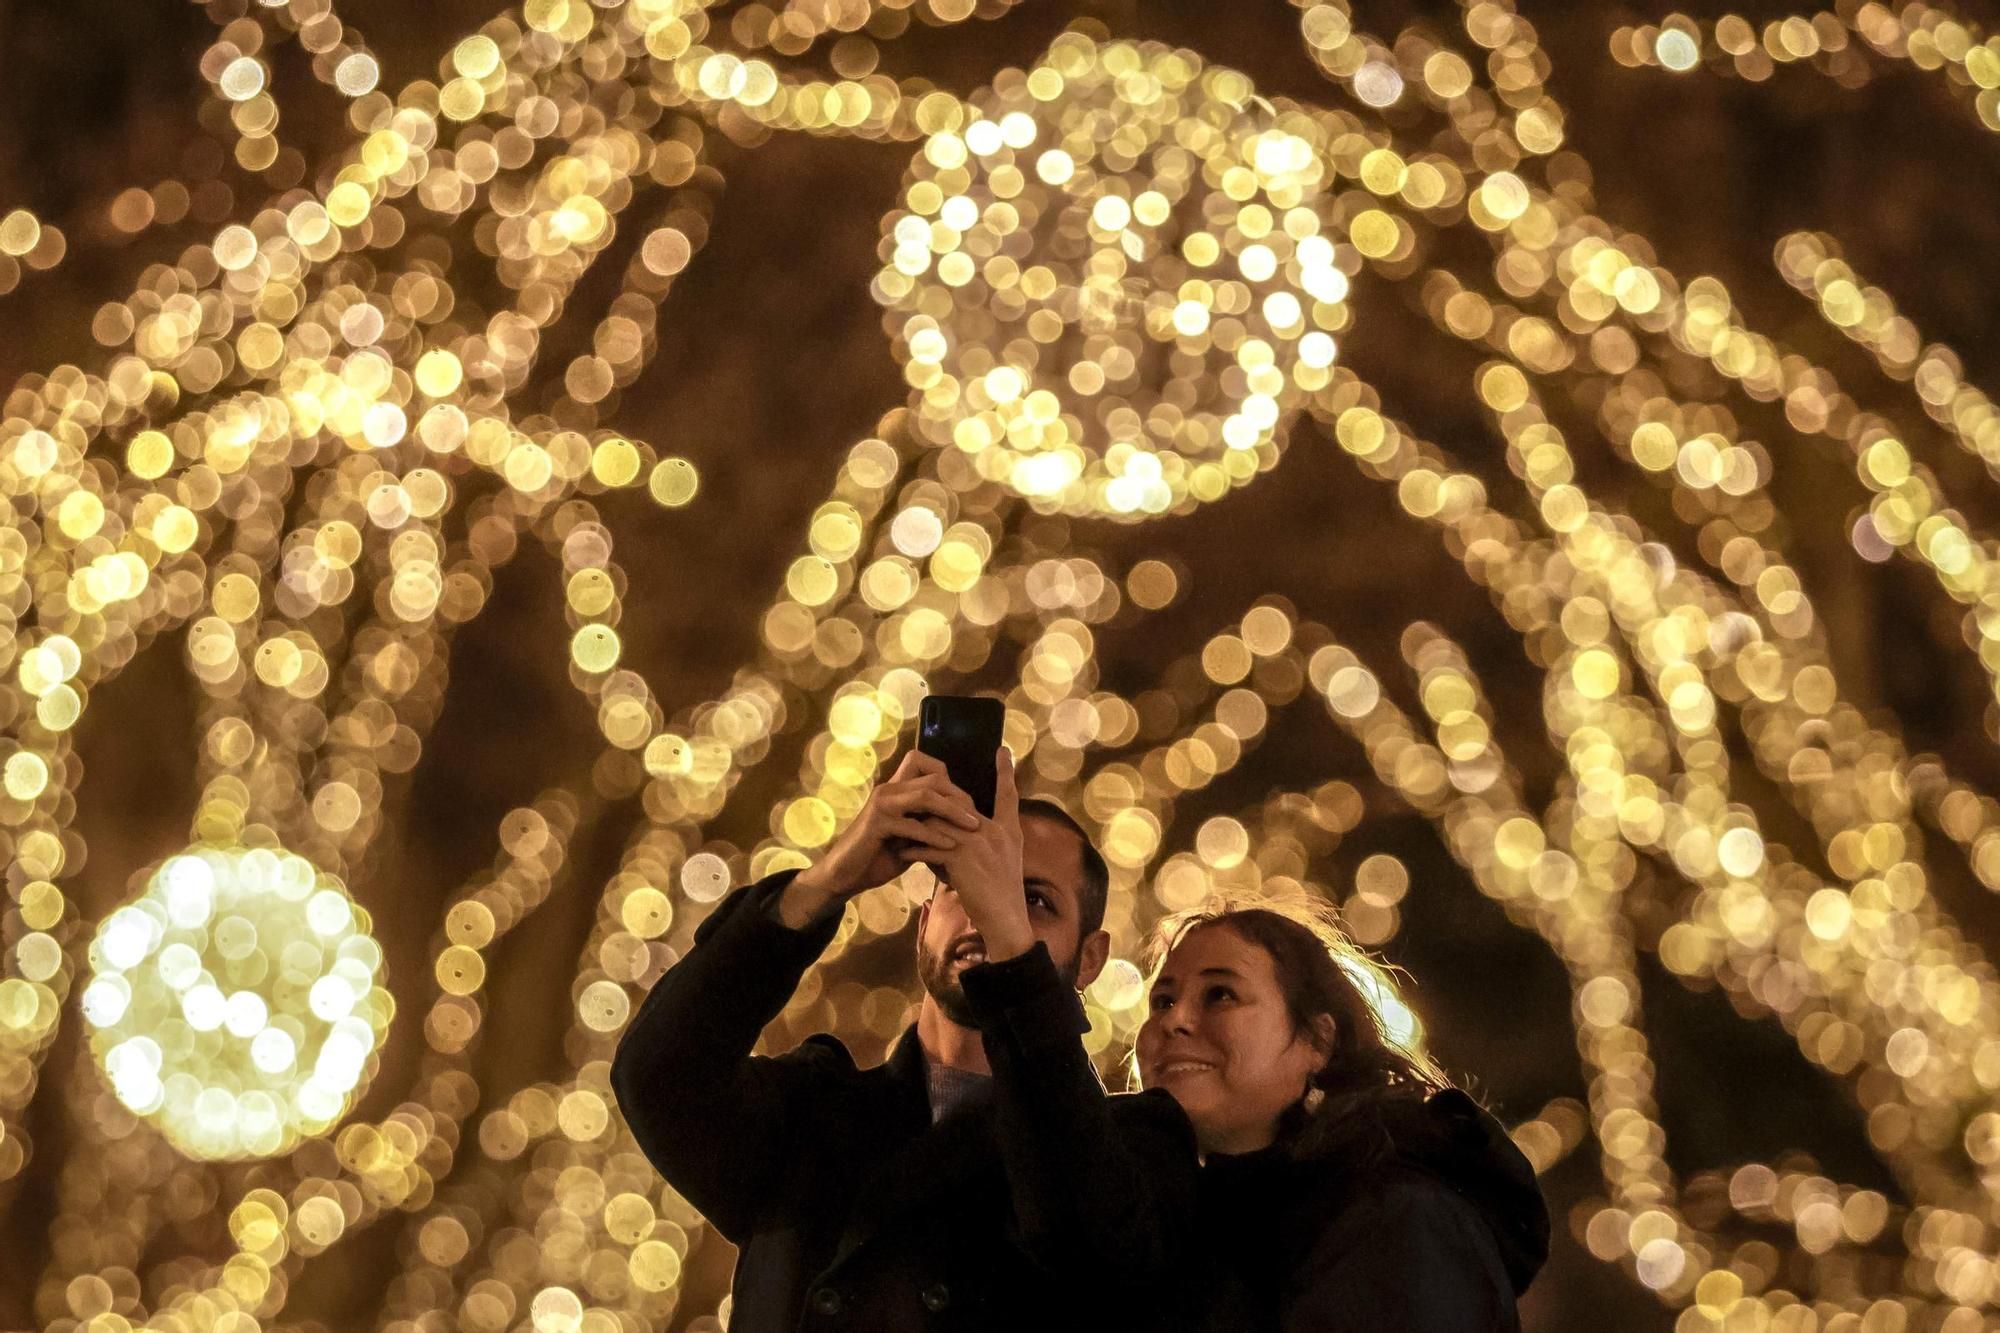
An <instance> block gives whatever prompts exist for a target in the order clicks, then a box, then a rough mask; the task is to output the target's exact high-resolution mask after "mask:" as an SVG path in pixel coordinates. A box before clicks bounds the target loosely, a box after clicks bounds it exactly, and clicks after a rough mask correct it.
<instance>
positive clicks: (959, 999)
mask: <svg viewBox="0 0 2000 1333" xmlns="http://www.w3.org/2000/svg"><path fill="white" fill-rule="evenodd" d="M1076 967H1077V960H1076V959H1075V958H1074V957H1072V958H1071V959H1070V960H1069V961H1068V962H1067V963H1063V964H1060V965H1058V966H1057V968H1056V975H1058V976H1060V977H1061V978H1062V979H1063V984H1064V985H1065V986H1068V987H1070V988H1072V989H1074V988H1075V986H1076ZM917 979H918V980H919V981H921V982H923V983H924V993H925V994H927V995H929V996H930V997H931V999H933V1000H935V1001H936V1002H937V1007H938V1009H939V1010H940V1011H941V1012H942V1013H943V1014H944V1016H945V1017H946V1018H949V1019H950V1020H951V1021H952V1022H954V1023H956V1024H958V1025H959V1026H960V1027H962V1028H977V1027H978V1026H979V1020H978V1019H977V1018H976V1017H974V1016H973V1012H972V1005H971V1004H970V1003H969V1002H968V1001H967V1000H966V998H965V987H964V986H962V985H960V984H959V981H958V974H957V973H956V972H954V971H953V970H952V966H951V960H950V957H949V955H948V953H934V952H932V951H931V950H928V949H926V950H923V951H922V952H920V953H919V954H918V955H917Z"/></svg>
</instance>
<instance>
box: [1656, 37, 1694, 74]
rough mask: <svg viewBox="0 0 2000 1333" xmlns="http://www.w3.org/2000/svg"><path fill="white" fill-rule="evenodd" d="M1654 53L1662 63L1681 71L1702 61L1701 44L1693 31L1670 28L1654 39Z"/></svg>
mask: <svg viewBox="0 0 2000 1333" xmlns="http://www.w3.org/2000/svg"><path fill="white" fill-rule="evenodd" d="M1653 54H1654V55H1655V56H1657V57H1658V58H1659V61H1660V63H1661V64H1662V65H1665V66H1666V67H1667V68H1668V69H1670V70H1673V71H1674V72H1675V73H1681V72H1683V71H1686V70H1690V69H1693V68H1694V67H1695V66H1696V65H1698V64H1700V63H1701V44H1700V43H1699V42H1697V41H1695V39H1694V35H1693V34H1692V33H1688V32H1684V31H1682V30H1681V29H1679V28H1668V29H1667V30H1666V31H1664V32H1662V33H1661V34H1660V35H1659V36H1658V37H1657V38H1655V39H1654V40H1653Z"/></svg>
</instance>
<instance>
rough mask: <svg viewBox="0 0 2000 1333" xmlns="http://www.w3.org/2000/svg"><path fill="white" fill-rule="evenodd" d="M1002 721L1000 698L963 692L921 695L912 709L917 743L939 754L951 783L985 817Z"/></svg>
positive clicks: (994, 777)
mask: <svg viewBox="0 0 2000 1333" xmlns="http://www.w3.org/2000/svg"><path fill="white" fill-rule="evenodd" d="M1006 721H1007V705H1006V704H1004V703H1002V702H1000V700H998V699H975V698H972V697H971V696H969V695H963V694H930V695H926V696H924V701H923V704H922V706H921V707H920V708H919V709H918V711H917V748H918V749H919V750H922V751H923V752H924V753H925V754H927V755H931V756H934V757H935V758H938V759H942V760H944V766H945V769H946V770H947V771H948V772H949V773H950V774H951V780H952V784H953V785H954V786H956V787H958V788H959V789H960V790H961V791H963V792H964V793H965V794H966V795H968V796H970V797H971V798H972V804H973V805H974V806H975V807H977V808H978V810H979V813H980V814H982V815H985V816H986V817H987V818H988V819H991V818H993V784H994V783H995V781H997V779H998V771H997V770H996V769H995V767H994V764H993V756H994V754H995V753H997V752H998V751H999V749H1000V736H1001V733H1002V731H1003V730H1004V729H1005V725H1006Z"/></svg>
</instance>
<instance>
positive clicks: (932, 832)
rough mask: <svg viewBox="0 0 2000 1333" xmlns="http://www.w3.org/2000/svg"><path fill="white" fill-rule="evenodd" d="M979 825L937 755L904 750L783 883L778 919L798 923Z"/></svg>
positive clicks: (943, 848) (883, 881)
mask: <svg viewBox="0 0 2000 1333" xmlns="http://www.w3.org/2000/svg"><path fill="white" fill-rule="evenodd" d="M979 824H980V818H979V812H978V811H977V810H975V809H974V808H973V805H972V798H971V797H970V796H967V795H966V794H965V793H964V792H963V791H960V790H959V789H958V788H957V787H955V786H953V785H952V781H951V778H950V776H949V774H948V773H947V771H946V769H945V766H944V761H943V760H941V759H937V758H935V757H933V756H931V755H927V754H923V753H921V752H919V751H916V750H911V751H910V752H909V753H908V754H906V755H904V756H903V762H902V763H900V764H898V765H897V766H896V771H895V773H894V774H892V775H891V776H890V778H889V780H888V781H887V782H884V783H882V784H881V785H879V786H877V787H876V788H875V790H874V791H872V792H870V793H869V795H868V803H867V804H866V805H864V806H862V807H861V813H860V814H858V815H856V816H855V817H854V821H853V822H852V823H851V824H849V825H848V826H847V828H846V829H845V830H843V831H842V832H841V835H840V836H839V837H838V838H835V839H834V840H833V845H832V846H831V847H828V848H827V849H826V854H825V855H824V856H822V857H820V859H819V860H818V861H816V862H814V863H813V864H812V865H811V866H809V867H808V868H806V869H805V870H802V871H800V872H799V874H798V876H797V878H795V879H793V880H792V882H791V883H790V884H789V885H788V886H786V889H785V892H784V895H783V896H782V897H781V898H779V900H778V919H779V920H781V921H783V922H784V923H785V924H786V925H788V926H791V927H792V928H793V929H798V928H800V927H803V926H805V925H806V924H807V923H808V922H810V921H812V919H813V918H814V917H816V916H818V915H819V914H820V913H821V912H823V911H825V910H826V909H827V908H828V907H830V906H832V905H833V904H834V903H836V902H845V901H846V900H847V899H849V898H852V897H854V896H855V895H856V894H858V893H865V892H866V891H867V890H869V889H872V888H874V887H875V886H876V885H878V884H886V883H888V882H889V881H890V880H892V879H894V878H895V877H896V876H898V875H900V874H902V873H903V871H904V870H905V869H906V868H907V867H908V865H909V863H910V862H911V861H915V860H935V859H936V858H937V857H938V856H939V855H940V854H942V853H945V852H949V851H950V850H952V848H954V847H955V846H956V845H957V838H958V837H962V836H967V834H968V833H969V832H970V831H971V830H974V829H977V828H978V827H979ZM954 829H962V830H966V831H967V833H959V834H954V832H953V830H954ZM899 852H915V853H917V854H916V855H914V856H904V855H899Z"/></svg>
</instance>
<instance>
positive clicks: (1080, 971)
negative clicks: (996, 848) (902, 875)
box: [917, 815, 1106, 1028]
mask: <svg viewBox="0 0 2000 1333" xmlns="http://www.w3.org/2000/svg"><path fill="white" fill-rule="evenodd" d="M1021 878H1022V880H1023V887H1024V889H1025V891H1026V893H1027V895H1028V924H1029V926H1030V927H1031V928H1032V929H1033V930H1034V932H1035V938H1036V939H1038V940H1040V941H1041V942H1042V943H1043V944H1044V945H1045V946H1047V948H1048V951H1049V957H1051V958H1053V959H1054V960H1055V964H1056V968H1057V969H1058V970H1059V971H1060V972H1061V973H1062V974H1063V977H1064V979H1066V980H1067V981H1068V982H1069V983H1070V984H1071V985H1072V986H1079V985H1081V986H1088V985H1089V984H1090V983H1091V982H1093V981H1095V980H1096V979H1097V974H1098V972H1100V971H1101V970H1103V967H1104V958H1105V944H1106V937H1105V936H1104V932H1103V931H1097V932H1095V933H1094V934H1093V935H1092V936H1091V938H1090V939H1088V940H1086V939H1083V938H1082V933H1083V849H1082V847H1081V846H1080V845H1079V844H1078V842H1077V837H1076V834H1075V833H1073V832H1071V831H1070V830H1069V829H1066V828H1064V827H1063V826H1062V825H1060V824H1058V823H1056V822H1054V821H1053V820H1048V819H1042V818H1039V817H1037V816H1035V815H1024V816H1022V818H1021ZM985 961H986V942H985V941H984V940H982V939H981V938H980V937H979V932H978V931H976V930H974V929H973V927H972V921H971V919H970V918H968V917H967V916H966V914H965V908H964V907H963V906H961V905H960V903H959V901H958V895H957V894H955V893H953V892H952V891H951V885H950V884H948V883H946V882H945V881H944V880H943V879H939V880H938V886H937V889H936V890H935V891H934V892H933V893H932V894H931V899H930V901H929V902H927V903H925V904H924V906H923V908H922V909H921V910H920V911H919V912H918V914H917V975H918V977H919V978H920V979H921V980H922V981H923V983H924V989H925V990H926V991H927V992H929V993H930V996H931V998H932V999H934V1000H936V1001H937V1005H938V1008H940V1009H942V1010H943V1011H944V1014H945V1017H947V1018H949V1019H950V1020H951V1021H952V1022H954V1023H957V1024H958V1025H959V1026H960V1027H968V1028H969V1027H974V1026H977V1025H976V1024H975V1023H974V1022H973V1018H972V1011H971V1010H970V1009H969V1008H968V1007H967V1005H966V1003H965V988H964V987H963V986H961V985H960V984H959V980H958V979H959V975H960V974H961V973H963V972H964V971H965V969H966V968H968V967H971V966H972V965H973V964H975V963H983V962H985Z"/></svg>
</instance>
